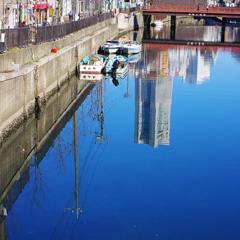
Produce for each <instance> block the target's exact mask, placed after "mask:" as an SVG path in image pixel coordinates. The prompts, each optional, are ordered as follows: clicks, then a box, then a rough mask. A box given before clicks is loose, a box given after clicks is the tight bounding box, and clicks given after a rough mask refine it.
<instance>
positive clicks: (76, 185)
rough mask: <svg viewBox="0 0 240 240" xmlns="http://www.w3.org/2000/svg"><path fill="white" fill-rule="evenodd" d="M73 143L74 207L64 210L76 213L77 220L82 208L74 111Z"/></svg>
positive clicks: (75, 114) (75, 115)
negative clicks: (80, 205) (80, 206)
mask: <svg viewBox="0 0 240 240" xmlns="http://www.w3.org/2000/svg"><path fill="white" fill-rule="evenodd" d="M73 145H74V173H75V193H74V199H75V207H74V208H66V209H65V211H70V212H72V213H76V217H77V220H78V219H79V215H80V214H81V213H82V209H81V208H79V193H78V188H79V184H78V132H77V113H76V112H75V113H74V115H73Z"/></svg>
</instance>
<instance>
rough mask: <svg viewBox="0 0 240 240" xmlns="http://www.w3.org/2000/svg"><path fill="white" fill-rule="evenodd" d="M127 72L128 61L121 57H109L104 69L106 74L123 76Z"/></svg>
mask: <svg viewBox="0 0 240 240" xmlns="http://www.w3.org/2000/svg"><path fill="white" fill-rule="evenodd" d="M127 70H128V60H127V58H126V57H124V56H121V55H115V56H111V57H109V59H108V62H107V64H106V67H105V71H106V73H116V74H123V73H126V72H127Z"/></svg>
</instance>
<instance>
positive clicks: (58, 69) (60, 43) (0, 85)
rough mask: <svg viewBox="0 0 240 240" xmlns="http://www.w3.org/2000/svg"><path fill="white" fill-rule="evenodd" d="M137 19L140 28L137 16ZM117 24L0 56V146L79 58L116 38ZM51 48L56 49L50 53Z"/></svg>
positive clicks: (57, 86)
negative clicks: (55, 51)
mask: <svg viewBox="0 0 240 240" xmlns="http://www.w3.org/2000/svg"><path fill="white" fill-rule="evenodd" d="M137 18H138V21H139V26H140V27H141V26H142V25H143V21H142V16H141V14H139V13H138V14H137ZM133 21H134V17H133V14H132V15H131V17H129V18H128V24H127V25H125V26H124V31H130V30H132V29H133ZM118 25H119V22H118V18H112V19H108V20H106V21H104V22H100V23H97V24H95V25H93V26H90V27H88V28H85V29H82V30H81V31H79V32H76V33H74V34H70V35H68V36H66V37H65V38H64V39H59V40H56V41H54V42H47V43H42V44H40V45H32V46H29V47H27V48H23V49H13V50H11V51H9V52H7V53H5V54H3V55H0V144H1V142H2V141H3V140H4V139H5V138H6V137H7V136H9V135H10V133H11V132H13V131H14V130H15V129H17V128H18V127H19V126H20V125H21V124H22V122H23V121H24V120H25V119H27V118H28V117H29V116H30V115H31V114H32V113H34V112H36V108H37V109H38V107H39V105H40V106H41V105H42V104H44V103H46V101H47V100H48V99H49V97H50V96H51V95H52V94H53V93H54V92H56V91H58V90H59V89H60V87H61V86H62V85H63V83H64V82H66V80H67V79H69V78H70V76H72V75H73V74H74V73H75V71H76V67H77V65H78V62H79V60H80V59H81V58H82V57H83V56H85V55H88V54H91V53H92V52H95V51H96V50H97V49H98V48H99V46H100V45H101V44H103V43H104V42H105V41H107V40H109V39H113V38H115V37H117V36H118V34H119V31H120V30H119V28H118ZM122 30H123V29H121V31H122ZM52 48H57V49H59V50H58V51H57V53H54V54H53V53H51V49H52ZM13 69H14V71H13Z"/></svg>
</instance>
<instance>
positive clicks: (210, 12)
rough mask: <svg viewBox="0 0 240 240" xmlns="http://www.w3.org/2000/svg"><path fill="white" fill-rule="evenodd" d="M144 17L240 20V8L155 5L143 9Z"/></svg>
mask: <svg viewBox="0 0 240 240" xmlns="http://www.w3.org/2000/svg"><path fill="white" fill-rule="evenodd" d="M143 14H144V15H171V16H202V17H223V18H240V8H237V7H236V8H233V7H208V6H202V5H196V6H192V5H191V6H180V5H165V4H164V5H163V4H157V2H155V4H153V5H150V6H145V7H144V8H143Z"/></svg>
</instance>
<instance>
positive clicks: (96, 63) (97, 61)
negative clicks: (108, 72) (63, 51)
mask: <svg viewBox="0 0 240 240" xmlns="http://www.w3.org/2000/svg"><path fill="white" fill-rule="evenodd" d="M106 61H107V58H106V57H104V56H102V55H98V54H94V55H91V56H85V57H84V58H83V59H82V60H81V62H80V64H79V65H80V67H79V72H80V74H81V73H84V74H100V73H102V70H103V68H104V67H105V65H106Z"/></svg>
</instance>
